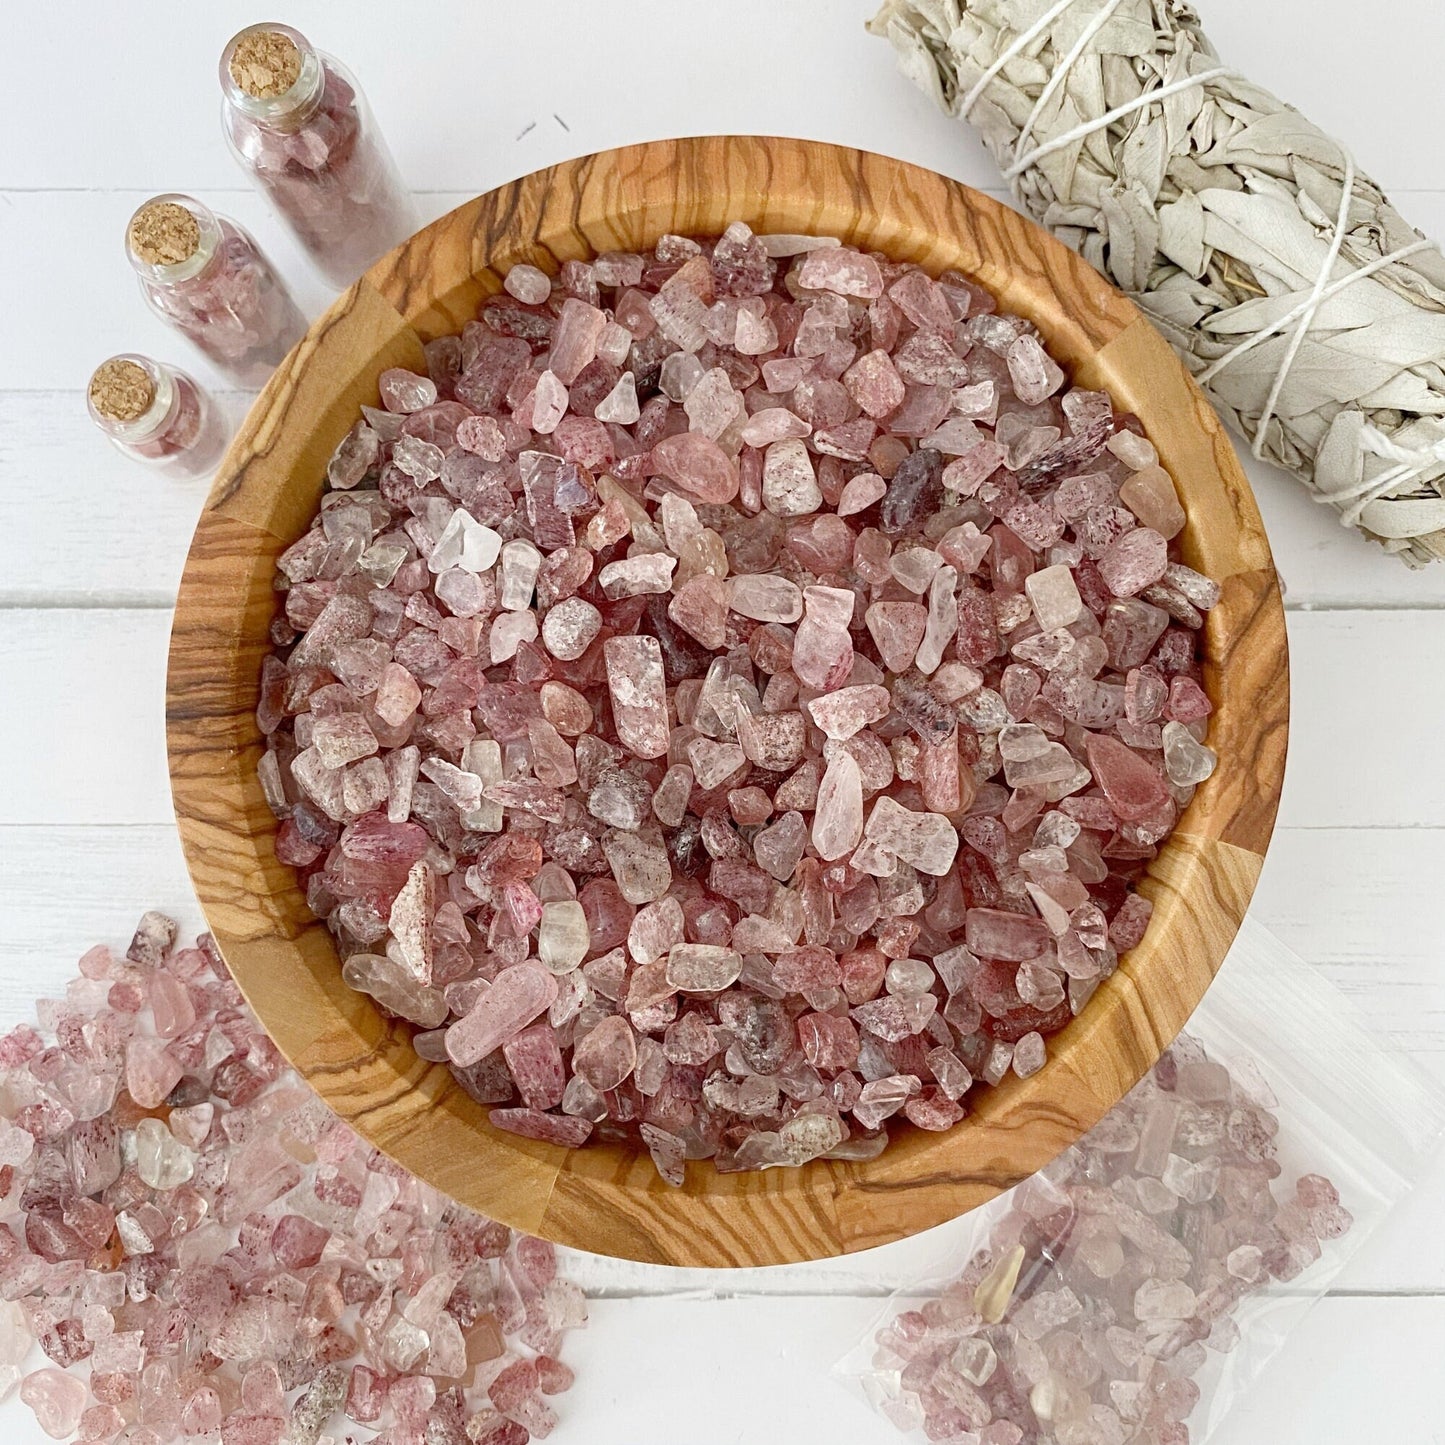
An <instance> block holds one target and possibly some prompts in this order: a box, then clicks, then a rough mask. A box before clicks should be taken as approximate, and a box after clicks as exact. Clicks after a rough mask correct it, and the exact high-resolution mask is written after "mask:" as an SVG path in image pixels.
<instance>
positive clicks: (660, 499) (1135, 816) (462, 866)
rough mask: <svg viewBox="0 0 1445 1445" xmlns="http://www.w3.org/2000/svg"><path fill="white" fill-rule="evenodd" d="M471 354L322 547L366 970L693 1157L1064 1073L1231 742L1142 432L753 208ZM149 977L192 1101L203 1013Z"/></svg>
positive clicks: (558, 1131)
mask: <svg viewBox="0 0 1445 1445" xmlns="http://www.w3.org/2000/svg"><path fill="white" fill-rule="evenodd" d="M427 355H428V367H427V375H424V376H423V375H421V374H418V373H412V372H409V371H406V370H404V369H401V368H393V369H391V370H389V371H388V372H386V373H385V374H384V376H383V377H382V380H381V390H382V395H383V400H384V402H385V406H386V410H385V411H384V412H376V411H372V410H367V411H366V412H365V413H364V415H363V417H362V418H360V419H359V420H358V422H357V424H356V428H355V429H354V434H353V435H352V436H351V439H350V440H349V441H348V442H347V443H346V445H345V447H344V449H343V453H341V454H339V457H338V460H337V464H336V467H335V469H334V470H335V473H336V475H335V476H334V477H333V478H332V479H331V481H332V491H331V492H330V493H329V494H328V495H327V496H326V498H325V499H324V501H323V506H322V510H321V512H320V514H319V515H318V517H317V518H316V520H315V522H314V523H313V525H312V527H311V529H310V530H309V531H308V532H307V533H306V535H305V536H304V537H302V538H301V539H300V540H299V541H298V542H296V543H295V544H294V545H293V546H292V547H290V548H288V549H287V551H286V552H285V553H283V555H282V557H281V561H280V574H281V575H280V578H279V582H280V586H281V587H282V589H283V598H284V608H283V614H282V616H280V617H278V619H277V621H276V624H275V627H274V631H273V635H274V637H275V641H276V652H275V655H274V656H273V657H271V658H269V659H268V660H267V663H266V674H265V679H264V688H263V698H262V706H261V708H260V710H259V712H258V721H260V722H261V725H262V729H263V731H264V732H265V734H266V736H267V740H268V742H267V752H266V755H265V757H264V759H263V762H262V765H261V781H262V783H263V786H264V789H265V793H266V797H267V799H268V801H269V802H270V803H271V806H272V808H273V810H274V811H275V813H276V815H277V817H278V819H279V820H280V822H279V828H278V833H277V840H276V847H277V855H278V857H279V858H281V859H282V860H283V861H285V862H288V863H290V864H292V865H293V866H294V867H296V868H297V869H298V870H299V871H300V874H301V881H302V883H303V885H304V887H305V890H306V894H307V898H308V901H309V903H310V905H311V907H312V908H313V910H314V911H315V912H316V913H317V914H318V915H319V916H321V917H322V918H324V919H325V920H326V922H327V924H328V926H329V927H330V929H331V931H332V933H333V934H334V935H335V937H336V939H337V941H338V944H339V945H340V948H341V950H342V952H343V954H344V956H345V963H344V971H343V977H344V978H345V979H346V981H347V982H348V983H350V984H351V985H352V986H354V987H358V988H360V989H362V990H363V991H365V992H366V993H367V994H368V995H369V996H370V998H371V1000H372V1001H373V1002H374V1003H375V1004H376V1006H377V1007H379V1008H381V1009H382V1010H383V1011H384V1012H386V1013H387V1014H390V1015H395V1016H397V1017H399V1018H402V1019H405V1020H407V1021H408V1022H409V1023H411V1024H413V1025H415V1026H416V1027H417V1028H419V1029H420V1030H422V1032H421V1033H419V1035H418V1048H419V1049H420V1050H421V1051H422V1052H423V1054H424V1055H425V1057H426V1058H427V1059H429V1060H434V1061H435V1062H437V1063H439V1064H443V1065H446V1066H447V1067H449V1068H450V1069H451V1070H452V1072H453V1074H454V1075H455V1077H456V1079H457V1081H458V1084H459V1085H460V1087H461V1088H463V1089H464V1090H466V1091H467V1092H468V1093H469V1094H470V1095H471V1096H472V1097H473V1098H475V1099H477V1100H478V1101H479V1102H481V1103H483V1104H485V1105H487V1106H489V1107H491V1111H492V1120H493V1123H494V1124H495V1125H496V1126H497V1127H498V1128H500V1129H502V1130H504V1131H507V1132H510V1133H513V1134H517V1135H520V1136H522V1137H523V1138H526V1139H529V1140H540V1141H544V1142H549V1143H553V1144H557V1145H560V1146H563V1147H576V1146H578V1145H581V1144H583V1143H585V1142H586V1141H587V1140H588V1139H589V1138H591V1137H593V1136H594V1135H597V1136H599V1137H604V1138H608V1139H624V1140H627V1141H630V1142H631V1143H632V1144H633V1145H635V1146H636V1147H637V1148H638V1150H639V1151H640V1150H641V1149H643V1148H645V1149H647V1151H648V1152H649V1154H650V1155H651V1157H652V1159H653V1161H654V1162H655V1163H656V1165H657V1168H658V1170H659V1173H660V1174H661V1175H662V1177H663V1178H665V1179H666V1180H667V1181H668V1182H669V1183H674V1184H676V1183H680V1182H681V1181H682V1179H683V1178H684V1176H685V1173H686V1167H685V1166H686V1161H688V1160H694V1159H696V1160H702V1159H711V1160H712V1161H713V1163H714V1166H715V1167H716V1168H718V1169H721V1170H738V1169H755V1168H771V1167H785V1166H789V1165H795V1164H799V1163H803V1162H806V1161H807V1160H808V1159H811V1158H814V1157H817V1156H819V1155H828V1154H833V1155H836V1156H837V1157H845V1158H864V1157H870V1156H871V1154H872V1153H876V1152H877V1151H878V1150H881V1149H882V1148H884V1147H885V1146H886V1144H887V1141H888V1135H887V1130H886V1127H885V1126H886V1121H887V1120H888V1119H889V1118H896V1119H897V1120H898V1121H899V1127H906V1126H908V1125H911V1126H913V1127H918V1128H924V1129H931V1130H939V1129H946V1128H950V1127H952V1125H953V1124H954V1123H955V1122H957V1121H958V1119H959V1118H961V1117H962V1116H963V1113H964V1111H966V1110H967V1109H968V1108H969V1107H970V1096H971V1094H972V1091H973V1090H975V1089H984V1088H988V1087H991V1086H993V1085H995V1084H998V1083H1000V1082H1001V1081H1002V1080H1003V1079H1004V1078H1005V1076H1007V1075H1009V1074H1014V1075H1018V1076H1021V1077H1028V1076H1030V1075H1032V1074H1034V1073H1036V1072H1038V1071H1039V1070H1040V1069H1042V1068H1045V1067H1047V1058H1048V1048H1049V1039H1050V1037H1051V1036H1052V1035H1053V1034H1055V1033H1057V1032H1058V1030H1059V1029H1061V1028H1062V1027H1063V1026H1064V1025H1065V1024H1066V1023H1067V1022H1068V1021H1069V1019H1070V1018H1072V1017H1073V1016H1074V1015H1075V1014H1077V1013H1078V1012H1079V1011H1080V1010H1081V1009H1083V1008H1084V1007H1085V1006H1086V1004H1087V1003H1088V1000H1089V998H1090V997H1091V995H1092V994H1093V992H1094V990H1095V989H1096V988H1097V987H1098V985H1099V984H1100V982H1102V981H1103V980H1104V979H1105V978H1107V977H1108V976H1109V975H1110V974H1111V973H1112V972H1113V971H1114V969H1115V968H1116V966H1117V964H1118V958H1119V954H1120V952H1122V951H1124V950H1126V949H1128V948H1131V947H1133V946H1134V945H1135V944H1137V943H1138V942H1139V940H1140V939H1141V938H1142V936H1143V933H1144V930H1145V928H1146V927H1147V924H1148V908H1147V904H1146V903H1145V902H1144V900H1142V899H1141V898H1139V897H1138V895H1136V894H1134V893H1133V892H1132V891H1131V884H1132V883H1133V881H1134V880H1135V879H1136V878H1137V877H1138V875H1139V874H1140V872H1141V871H1142V870H1143V868H1144V866H1145V865H1146V864H1147V862H1148V861H1149V859H1151V858H1152V857H1153V856H1154V855H1155V853H1156V852H1157V851H1158V849H1159V847H1160V846H1161V844H1162V843H1163V842H1164V840H1165V839H1166V838H1167V836H1168V834H1169V832H1170V830H1171V828H1172V827H1173V826H1174V823H1175V821H1176V819H1177V818H1178V816H1179V814H1180V813H1181V811H1182V810H1183V809H1184V808H1185V807H1186V806H1187V804H1188V802H1189V800H1190V798H1191V797H1192V795H1193V792H1194V790H1195V788H1196V787H1197V786H1200V785H1207V779H1208V777H1209V775H1210V773H1211V772H1212V770H1213V768H1214V766H1215V762H1216V759H1215V755H1214V753H1213V751H1212V750H1211V749H1209V748H1208V747H1207V746H1206V741H1207V726H1208V719H1209V715H1210V710H1211V704H1210V700H1209V697H1208V695H1207V693H1206V692H1205V689H1204V687H1203V683H1202V670H1201V667H1200V662H1199V655H1200V641H1199V632H1200V628H1201V626H1202V623H1203V615H1204V613H1205V612H1207V611H1208V609H1209V608H1210V607H1211V606H1212V605H1213V604H1214V603H1215V602H1216V601H1217V600H1218V595H1219V593H1218V589H1217V587H1215V585H1214V584H1213V583H1212V582H1210V580H1209V579H1208V578H1205V577H1203V576H1201V575H1200V574H1199V573H1197V572H1194V571H1193V570H1192V569H1190V568H1188V567H1186V566H1184V565H1183V564H1182V563H1181V562H1180V561H1178V560H1177V557H1176V556H1175V555H1174V553H1173V552H1172V551H1171V548H1172V547H1173V546H1174V541H1173V539H1174V538H1175V537H1176V535H1177V534H1178V533H1179V532H1180V530H1181V528H1183V527H1184V526H1186V525H1187V515H1186V514H1185V512H1184V508H1183V504H1182V503H1181V501H1180V498H1179V494H1178V492H1177V490H1176V489H1175V488H1174V485H1173V480H1172V478H1170V476H1169V475H1168V473H1167V472H1166V471H1165V470H1164V468H1162V467H1161V466H1160V465H1159V458H1158V456H1157V453H1156V452H1155V449H1154V448H1153V446H1152V445H1150V444H1149V443H1148V442H1147V441H1146V440H1145V439H1144V438H1143V437H1142V436H1140V435H1139V434H1138V431H1137V422H1136V420H1135V419H1134V418H1132V417H1127V416H1120V415H1117V414H1116V413H1115V411H1114V408H1113V406H1112V404H1111V402H1110V399H1109V397H1108V396H1106V395H1105V394H1103V393H1101V392H1094V391H1085V390H1082V389H1080V388H1078V387H1076V386H1072V385H1070V382H1069V379H1068V377H1067V376H1066V375H1065V373H1064V370H1063V369H1062V368H1061V367H1060V366H1059V365H1058V364H1057V363H1056V362H1055V361H1054V360H1053V358H1051V357H1050V356H1049V354H1048V351H1047V349H1046V347H1045V345H1044V343H1043V340H1042V338H1040V337H1039V336H1038V335H1037V333H1036V332H1035V330H1034V328H1033V327H1032V326H1031V325H1030V324H1029V323H1027V322H1026V321H1023V320H1021V319H1020V318H1017V317H1012V316H1007V315H1003V314H1001V313H1000V312H999V311H998V310H997V307H996V305H995V303H994V301H993V299H992V298H991V297H990V296H989V295H988V293H987V292H986V291H984V290H983V289H982V288H981V287H979V286H978V285H976V284H975V283H974V282H972V281H970V280H969V279H967V278H965V277H963V276H960V275H958V274H956V273H953V272H946V273H944V274H943V275H942V276H939V277H936V278H935V277H932V276H929V275H928V274H926V273H925V272H924V271H923V270H921V269H920V268H919V267H917V266H914V265H909V264H900V263H896V262H893V261H890V260H889V259H888V258H886V257H884V256H880V255H876V254H869V253H865V252H862V251H859V250H857V249H855V248H853V247H849V246H843V245H837V244H832V243H827V242H825V241H822V240H819V241H810V240H808V239H807V238H801V239H800V238H797V237H791V238H787V237H785V238H778V237H774V238H768V237H759V236H755V235H754V234H753V233H752V231H751V230H750V229H749V228H748V227H747V226H746V225H743V224H741V223H735V224H734V225H732V226H730V227H728V229H727V232H726V233H725V234H724V235H723V236H722V237H719V238H717V239H715V240H697V239H692V238H684V237H677V236H669V237H663V238H662V239H661V240H660V241H659V242H658V244H657V245H656V246H655V247H654V248H653V249H652V250H651V251H650V252H648V253H647V254H633V253H621V252H619V253H610V254H608V255H606V256H599V257H597V258H596V259H595V260H593V261H591V262H581V261H569V262H567V263H566V264H565V265H563V266H562V267H561V269H560V271H559V272H558V274H557V275H556V276H551V275H548V274H546V273H545V272H543V271H542V270H541V269H539V268H538V267H535V266H532V265H530V264H523V265H519V266H517V267H515V268H514V269H513V271H512V272H511V273H510V274H509V276H508V277H506V278H504V291H503V294H501V295H500V296H495V297H492V298H490V299H489V300H487V301H486V302H484V303H483V305H482V307H481V310H480V312H479V314H478V316H477V318H476V319H475V320H474V321H470V322H468V324H467V326H466V327H465V329H464V330H463V332H462V334H461V335H460V336H459V337H452V338H441V339H439V340H438V341H434V342H432V343H429V346H428V352H427ZM144 946H146V945H143V947H144ZM139 982H141V983H143V982H144V981H143V980H140V981H139ZM130 986H131V985H130V981H129V980H126V981H124V982H122V983H119V984H117V986H116V997H117V999H118V1000H125V999H129V997H130V995H129V994H128V993H127V991H126V990H127V989H128V988H129V987H130ZM136 997H137V1002H136V1006H137V1007H139V1006H141V1000H143V999H149V1000H150V1001H151V1005H152V1008H153V1009H156V1010H157V1015H156V1016H157V1018H158V1019H161V1018H164V1020H165V1021H166V1029H165V1030H164V1032H165V1033H166V1035H167V1036H166V1038H165V1039H164V1040H162V1041H157V1043H156V1044H155V1045H149V1044H148V1045H146V1046H144V1047H137V1048H136V1050H135V1051H134V1054H133V1057H131V1058H128V1060H127V1071H128V1077H129V1078H132V1079H133V1088H132V1092H133V1095H134V1097H135V1099H136V1101H137V1102H138V1103H141V1102H147V1103H149V1104H150V1105H152V1106H154V1107H160V1106H162V1105H163V1104H164V1102H165V1101H166V1100H167V1099H171V1098H172V1097H173V1096H172V1093H171V1091H172V1090H173V1089H175V1088H177V1087H182V1088H183V1087H184V1083H183V1073H184V1068H185V1061H184V1057H183V1051H181V1050H180V1049H179V1047H178V1046H179V1045H181V1044H182V1043H183V1041H184V1039H185V1038H186V1036H187V1034H186V1028H187V1026H186V1023H185V1013H186V1006H185V1001H184V999H182V998H180V997H177V996H175V994H174V991H168V990H166V989H165V988H162V989H161V990H159V991H156V990H153V989H152V990H145V989H143V988H140V989H137V991H136ZM176 1031H179V1032H176ZM178 1068H179V1069H180V1070H181V1071H182V1072H180V1073H177V1072H176V1070H177V1069H178ZM172 1075H174V1077H172ZM890 1081H891V1082H890ZM136 1091H138V1092H136ZM108 1161H109V1156H108V1155H104V1157H101V1156H99V1155H98V1156H97V1157H96V1158H94V1160H92V1159H91V1156H90V1155H89V1154H87V1155H85V1156H84V1158H83V1161H82V1162H83V1164H84V1167H86V1168H87V1169H94V1170H104V1169H105V1168H106V1167H108ZM168 1162H169V1161H168ZM183 1163H184V1161H180V1162H177V1163H176V1164H175V1167H176V1168H177V1169H179V1168H181V1167H182V1166H183ZM278 1167H279V1166H278ZM62 1223H63V1221H62ZM126 1227H127V1228H128V1229H130V1228H133V1229H134V1230H135V1232H136V1237H137V1238H139V1237H140V1234H141V1233H143V1231H144V1229H145V1227H146V1226H145V1221H144V1220H141V1221H138V1222H135V1223H134V1224H132V1222H131V1221H129V1220H128V1221H127V1226H126ZM46 1238H47V1241H48V1247H52V1248H53V1249H58V1250H60V1251H62V1252H63V1251H64V1250H65V1249H67V1248H68V1247H69V1245H68V1241H67V1238H66V1237H65V1236H63V1235H62V1234H60V1233H54V1234H47V1236H46ZM532 1398H534V1396H533V1395H531V1394H529V1395H527V1396H526V1397H525V1399H532ZM517 1408H518V1409H519V1410H521V1411H522V1413H521V1414H517V1415H516V1416H515V1418H513V1417H512V1416H508V1415H507V1414H506V1412H505V1411H501V1415H502V1416H503V1417H505V1420H506V1424H505V1425H499V1426H498V1427H497V1428H498V1430H503V1429H505V1428H509V1427H510V1426H511V1425H517V1426H518V1428H525V1429H527V1430H532V1431H535V1430H537V1429H539V1428H540V1425H541V1424H542V1423H544V1422H545V1417H543V1416H542V1415H540V1414H536V1413H535V1412H532V1407H531V1406H530V1405H527V1404H525V1402H524V1403H523V1404H522V1405H519V1406H518V1407H517ZM499 1438H500V1437H499ZM991 1445H992V1442H991Z"/></svg>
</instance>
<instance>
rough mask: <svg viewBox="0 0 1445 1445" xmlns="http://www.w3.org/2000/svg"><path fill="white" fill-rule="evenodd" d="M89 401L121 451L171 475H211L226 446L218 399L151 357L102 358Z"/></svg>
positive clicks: (98, 423)
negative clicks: (213, 398) (106, 359)
mask: <svg viewBox="0 0 1445 1445" xmlns="http://www.w3.org/2000/svg"><path fill="white" fill-rule="evenodd" d="M86 401H87V404H88V406H89V408H90V417H91V420H92V421H93V422H94V423H95V424H96V426H98V427H99V428H100V429H101V431H102V432H104V433H105V435H106V436H107V437H109V438H110V441H111V444H112V445H113V446H114V447H115V448H116V450H117V451H120V452H123V453H124V454H125V455H126V456H128V457H132V458H134V459H135V460H136V461H139V462H145V463H147V464H148V465H150V466H153V467H156V468H158V469H160V470H162V471H164V472H167V473H168V474H170V475H171V476H174V477H184V478H191V477H204V476H207V475H208V474H209V473H211V472H213V471H214V470H215V469H216V463H217V462H219V461H220V459H221V453H222V452H223V451H225V449H226V442H227V440H228V439H229V433H228V428H227V426H226V419H225V417H224V416H223V415H222V414H221V411H220V409H219V408H218V407H217V406H216V404H215V402H213V401H212V400H211V398H210V397H209V396H207V395H206V393H205V392H204V391H202V390H201V388H200V386H198V385H197V384H196V382H195V381H193V380H192V379H191V378H190V377H189V376H187V375H186V373H185V372H183V371H178V370H177V369H176V368H175V367H171V366H163V365H162V364H161V363H160V362H158V361H152V360H151V359H150V357H148V356H138V355H136V354H135V353H133V352H128V353H125V354H123V355H120V356H112V357H111V358H110V359H109V360H108V361H102V362H101V364H100V365H99V366H97V367H96V369H95V371H94V372H93V373H92V374H91V378H90V385H89V386H88V387H87V388H86Z"/></svg>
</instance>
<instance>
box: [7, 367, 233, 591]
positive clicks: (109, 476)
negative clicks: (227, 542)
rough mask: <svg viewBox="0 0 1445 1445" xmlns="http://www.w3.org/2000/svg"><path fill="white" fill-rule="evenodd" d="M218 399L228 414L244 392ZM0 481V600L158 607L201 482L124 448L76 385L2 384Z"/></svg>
mask: <svg viewBox="0 0 1445 1445" xmlns="http://www.w3.org/2000/svg"><path fill="white" fill-rule="evenodd" d="M97 354H99V353H97ZM217 399H218V401H219V402H220V404H221V405H223V406H224V407H225V408H226V410H227V414H228V415H229V416H230V417H231V418H232V419H233V420H234V421H238V420H239V418H240V417H241V416H242V415H244V412H245V408H246V406H247V405H248V404H249V402H250V394H249V393H241V392H228V393H221V394H220V395H219V396H218V398H217ZM0 489H3V498H0V517H3V519H4V528H5V534H6V544H7V551H8V554H9V555H8V556H7V565H6V567H5V569H4V572H3V575H0V606H3V607H25V606H31V607H34V606H37V605H38V606H46V607H51V606H56V605H59V606H65V607H96V606H101V607H116V606H121V607H135V606H140V607H160V608H165V607H170V606H171V605H172V604H174V602H175V598H176V588H177V586H178V585H179V583H180V580H181V569H182V568H183V567H184V566H185V561H186V551H187V549H188V548H189V546H190V541H191V533H192V531H194V529H195V525H196V518H197V517H198V516H199V515H200V511H201V507H202V506H203V505H204V503H205V500H206V493H207V492H208V491H209V490H210V483H209V481H207V480H205V479H202V480H200V481H192V482H188V481H180V480H177V479H175V478H172V477H166V476H162V475H160V474H158V473H156V472H153V471H151V470H150V469H149V468H148V467H144V466H141V465H139V464H138V463H136V462H133V461H131V460H130V458H128V457H125V456H122V455H121V454H120V453H119V452H118V451H116V450H115V449H114V448H113V447H112V446H111V445H110V444H109V443H108V442H107V441H106V440H105V438H104V437H102V436H101V434H100V433H99V432H98V431H97V430H96V429H95V428H94V427H93V426H92V425H91V424H90V419H89V417H87V415H86V413H85V395H84V393H83V392H82V391H79V390H73V391H37V392H15V391H11V392H4V391H0Z"/></svg>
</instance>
